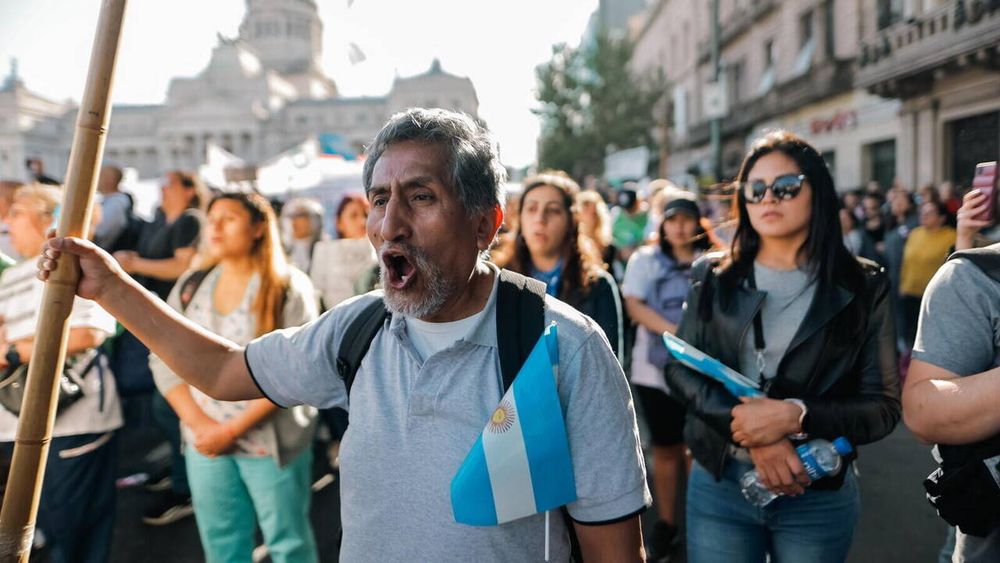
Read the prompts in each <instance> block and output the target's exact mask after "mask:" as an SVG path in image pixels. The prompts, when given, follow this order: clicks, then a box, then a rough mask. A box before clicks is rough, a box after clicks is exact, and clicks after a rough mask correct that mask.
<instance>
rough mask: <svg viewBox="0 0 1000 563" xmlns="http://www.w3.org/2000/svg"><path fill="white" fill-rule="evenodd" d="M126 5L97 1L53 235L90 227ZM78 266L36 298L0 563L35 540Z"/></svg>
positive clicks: (0, 526) (64, 262)
mask: <svg viewBox="0 0 1000 563" xmlns="http://www.w3.org/2000/svg"><path fill="white" fill-rule="evenodd" d="M126 2H127V0H102V2H101V14H100V17H99V19H98V21H97V33H96V35H95V36H94V45H93V48H92V49H91V52H90V67H89V69H88V71H87V82H86V85H85V87H84V92H83V100H82V102H81V103H80V112H79V114H78V115H77V120H76V132H75V134H74V136H73V146H72V149H70V155H69V168H68V170H67V172H66V186H65V192H64V194H63V204H62V213H61V216H60V220H59V229H58V232H59V235H60V236H76V237H85V236H86V235H87V230H88V227H89V226H90V216H91V204H92V203H93V200H94V191H95V189H96V186H97V170H98V167H99V165H100V161H101V156H102V154H103V153H104V140H105V135H106V133H107V128H108V120H109V118H110V114H111V83H112V79H113V78H114V71H115V61H116V59H117V58H118V43H119V40H120V39H121V30H122V20H123V18H124V16H125V4H126ZM79 279H80V270H79V262H78V261H77V260H76V258H75V257H73V256H70V255H64V256H63V257H62V258H60V259H59V265H58V267H57V268H56V270H55V271H53V272H52V274H51V275H50V277H49V281H48V283H47V284H46V285H45V290H44V292H43V294H42V304H41V309H40V312H39V318H38V327H37V329H36V331H35V347H34V352H33V353H32V357H31V361H30V362H29V364H28V379H27V385H26V387H25V391H24V402H23V404H22V405H21V416H20V417H19V419H18V425H17V436H16V438H15V444H14V458H13V461H12V465H11V469H10V477H9V478H8V480H7V492H6V496H5V498H4V502H3V509H2V510H0V561H3V562H5V563H6V562H14V561H20V562H22V563H26V562H27V561H28V557H29V555H30V551H31V541H32V538H33V537H34V534H35V517H36V515H37V513H38V499H39V497H40V496H41V492H42V480H43V477H44V475H45V462H46V458H47V456H48V451H49V442H50V441H51V439H52V426H53V424H54V422H55V415H56V397H57V396H58V390H59V386H58V385H57V384H56V382H57V381H58V377H59V374H60V372H61V371H62V365H63V361H64V360H65V357H66V342H67V340H68V338H69V324H68V322H67V321H68V319H69V314H70V311H71V310H72V309H73V299H74V294H75V292H76V285H77V282H78V281H79Z"/></svg>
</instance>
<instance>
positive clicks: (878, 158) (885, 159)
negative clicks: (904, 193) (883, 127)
mask: <svg viewBox="0 0 1000 563" xmlns="http://www.w3.org/2000/svg"><path fill="white" fill-rule="evenodd" d="M867 150H868V153H869V159H870V162H871V174H870V175H869V179H871V180H875V181H876V182H878V183H879V185H880V186H882V187H887V186H891V185H892V180H893V178H895V177H896V140H895V139H890V140H888V141H880V142H878V143H872V144H870V145H868V147H867Z"/></svg>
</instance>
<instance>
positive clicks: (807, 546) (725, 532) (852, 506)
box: [687, 460, 861, 563]
mask: <svg viewBox="0 0 1000 563" xmlns="http://www.w3.org/2000/svg"><path fill="white" fill-rule="evenodd" d="M752 468H753V466H752V465H750V464H747V463H740V462H735V461H731V460H730V461H727V462H726V466H725V469H724V470H723V474H722V480H721V481H718V482H717V481H716V480H715V478H714V477H713V476H712V475H711V474H710V473H709V472H708V471H707V470H706V469H705V468H704V467H702V466H701V465H699V464H698V463H695V464H694V466H693V467H692V469H691V476H690V478H689V479H688V493H687V560H688V563H741V562H745V563H763V562H764V561H765V560H766V556H767V555H768V554H770V556H771V562H772V563H797V562H799V561H809V562H810V563H840V562H843V561H844V560H845V559H847V553H848V551H849V550H850V548H851V539H852V538H853V536H854V526H855V524H856V523H857V521H858V515H859V513H860V509H861V501H860V497H859V496H858V486H857V481H856V480H855V477H854V473H853V471H852V470H850V469H849V470H848V473H847V478H846V479H845V480H844V485H843V487H841V488H840V490H838V491H814V490H809V489H807V490H806V493H805V494H803V495H800V496H798V497H779V498H777V499H776V500H774V501H773V502H772V503H771V504H769V505H767V506H765V507H763V508H757V507H756V506H754V505H752V504H750V503H749V502H747V500H746V499H745V498H744V497H743V494H742V493H741V492H740V486H739V478H740V477H741V476H742V475H743V474H744V473H745V472H746V471H749V470H750V469H752Z"/></svg>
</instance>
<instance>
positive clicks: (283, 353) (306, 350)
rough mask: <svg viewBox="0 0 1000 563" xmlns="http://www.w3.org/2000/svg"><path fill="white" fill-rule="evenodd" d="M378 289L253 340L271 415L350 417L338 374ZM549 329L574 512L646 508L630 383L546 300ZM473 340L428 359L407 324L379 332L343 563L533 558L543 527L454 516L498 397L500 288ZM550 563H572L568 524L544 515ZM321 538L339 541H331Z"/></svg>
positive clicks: (356, 430)
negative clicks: (457, 491) (351, 330)
mask: <svg viewBox="0 0 1000 563" xmlns="http://www.w3.org/2000/svg"><path fill="white" fill-rule="evenodd" d="M379 297H380V292H372V293H369V294H366V295H363V296H360V297H356V298H353V299H350V300H348V301H346V302H344V303H343V304H341V305H339V306H337V307H336V308H334V309H333V310H331V311H328V312H327V313H326V314H324V315H323V316H321V317H320V318H319V319H318V320H317V321H315V322H313V323H310V324H307V325H305V326H304V327H302V328H301V329H286V330H282V331H278V332H276V333H272V334H270V335H267V336H264V337H261V338H259V339H257V340H255V341H253V342H251V343H250V345H249V346H248V347H247V351H246V356H247V363H248V365H249V366H250V369H251V371H252V373H253V377H254V379H255V380H256V381H257V383H258V385H259V386H260V388H261V390H262V391H263V392H264V393H265V394H266V395H267V396H268V397H269V398H271V400H273V401H275V402H276V403H278V404H279V405H294V404H298V403H308V404H311V405H314V406H317V407H321V408H328V407H347V406H348V397H347V395H346V390H345V387H344V383H343V381H342V380H341V379H340V377H339V375H338V373H337V369H336V356H337V353H338V350H339V349H340V345H341V340H342V338H343V336H344V331H345V330H346V328H347V327H348V325H349V324H350V323H351V321H352V320H353V319H354V318H355V316H356V315H357V314H358V313H359V312H360V311H361V310H363V309H364V308H365V307H366V306H367V305H368V304H370V303H371V302H372V300H374V299H377V298H379ZM545 305H546V314H545V320H546V323H549V322H552V321H555V322H556V323H558V326H559V356H560V363H559V371H558V381H557V385H558V389H559V398H560V402H561V403H562V406H563V411H564V416H565V420H566V428H567V433H568V437H569V446H570V452H571V455H572V458H573V469H574V476H575V480H576V490H577V496H578V500H577V501H575V502H573V503H571V504H570V505H569V506H568V509H569V512H570V515H571V516H572V517H573V518H575V519H577V520H580V521H583V522H601V521H607V520H612V519H616V518H620V517H623V516H627V515H630V514H632V513H635V512H637V511H639V510H641V509H642V508H643V507H645V506H648V505H649V504H650V496H649V491H648V489H647V488H646V477H645V468H644V465H643V456H642V451H641V449H640V446H639V439H638V431H637V429H636V423H635V411H634V409H633V404H632V397H631V394H630V392H629V387H628V383H627V381H626V380H625V376H624V374H623V373H622V370H621V367H620V366H619V364H618V362H617V360H616V359H615V356H614V354H613V353H612V352H611V348H610V346H609V345H608V342H607V339H606V338H605V337H604V334H603V332H602V331H601V329H600V328H599V327H598V326H597V325H596V324H595V323H594V321H592V320H591V319H589V318H588V317H585V316H583V315H581V314H580V313H578V312H577V311H576V310H574V309H573V308H571V307H569V306H568V305H566V304H565V303H562V302H561V301H558V300H556V299H553V298H551V297H546V299H545ZM484 313H485V314H484V315H482V318H481V320H480V321H479V322H478V324H477V325H476V326H475V327H473V328H472V330H471V331H470V332H469V334H468V335H467V336H466V337H464V338H462V339H461V340H459V341H457V342H455V343H453V344H452V345H451V346H448V347H447V348H445V349H443V350H441V351H439V352H437V353H434V354H432V355H431V356H430V357H428V358H427V359H426V360H425V361H421V360H420V356H419V354H417V353H416V350H415V349H414V347H413V344H412V342H411V341H410V339H409V337H408V335H407V332H406V322H405V320H404V319H403V318H402V317H400V316H399V315H394V316H393V317H392V319H391V321H389V322H388V323H387V324H386V325H385V326H384V327H383V329H382V330H381V331H380V332H379V334H378V335H376V337H375V339H374V340H373V341H372V344H371V348H370V349H369V352H368V354H367V355H366V356H365V358H364V361H362V363H361V367H360V369H359V370H358V373H357V376H356V379H355V381H354V385H353V387H352V388H351V395H350V401H349V402H350V409H349V412H350V426H349V428H348V430H347V432H346V434H345V435H344V438H343V441H342V442H341V449H340V465H341V480H342V481H341V488H340V490H341V507H342V508H341V514H342V520H343V526H344V539H343V544H342V548H341V560H342V561H403V560H406V561H477V562H480V561H483V562H489V561H497V562H500V561H537V560H541V559H542V558H543V556H544V548H545V544H544V542H545V518H544V515H541V514H538V515H535V516H530V517H527V518H523V519H521V520H516V521H514V522H510V523H508V524H504V525H501V526H492V527H473V526H466V525H462V524H457V523H456V522H455V520H454V517H453V515H452V509H451V500H450V484H451V480H452V478H453V477H454V475H455V472H456V471H457V470H458V468H459V466H460V465H461V464H462V462H463V461H464V460H465V457H466V455H467V454H468V453H469V450H470V449H471V448H472V446H473V444H474V443H475V441H476V439H477V438H478V437H479V435H480V433H481V432H482V430H483V427H484V426H485V424H486V421H487V420H488V419H489V416H490V413H491V412H492V411H493V410H494V409H495V408H496V406H497V403H498V402H499V400H500V398H501V396H502V395H503V392H502V380H501V375H500V359H499V355H498V351H497V334H496V314H497V310H496V289H495V288H494V291H493V293H492V294H491V296H490V299H489V301H488V303H487V305H486V307H485V309H484ZM551 532H552V552H551V553H552V556H553V560H554V561H565V560H567V559H568V555H569V542H568V535H567V532H566V525H565V521H564V519H563V518H562V517H561V515H560V514H559V513H558V512H556V513H554V514H553V516H552V518H551ZM329 533H333V530H330V531H329Z"/></svg>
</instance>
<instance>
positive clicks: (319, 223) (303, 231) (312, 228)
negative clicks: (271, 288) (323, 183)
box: [281, 197, 324, 274]
mask: <svg viewBox="0 0 1000 563" xmlns="http://www.w3.org/2000/svg"><path fill="white" fill-rule="evenodd" d="M281 222H282V237H281V238H282V241H283V242H284V249H285V252H287V253H288V259H289V260H290V261H291V263H292V265H293V266H295V267H296V268H298V269H299V270H301V271H303V272H305V273H306V274H308V273H309V272H311V271H312V264H313V250H314V249H315V248H316V243H317V242H319V241H320V240H322V239H323V238H324V234H323V205H322V204H321V203H320V202H318V201H316V200H315V199H309V198H304V197H299V198H295V199H293V200H291V201H289V202H288V203H286V204H285V205H284V206H283V207H282V208H281Z"/></svg>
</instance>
